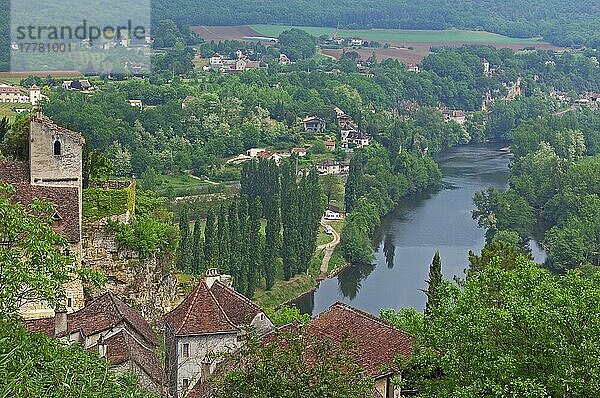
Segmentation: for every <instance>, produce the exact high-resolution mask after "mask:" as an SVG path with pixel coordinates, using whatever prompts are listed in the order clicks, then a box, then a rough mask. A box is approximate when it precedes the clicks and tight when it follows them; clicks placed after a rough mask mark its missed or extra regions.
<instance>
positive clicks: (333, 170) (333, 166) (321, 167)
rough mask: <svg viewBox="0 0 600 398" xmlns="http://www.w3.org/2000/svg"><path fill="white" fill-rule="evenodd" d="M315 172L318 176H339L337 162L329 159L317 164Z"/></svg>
mask: <svg viewBox="0 0 600 398" xmlns="http://www.w3.org/2000/svg"><path fill="white" fill-rule="evenodd" d="M317 171H318V172H319V174H334V175H337V174H341V171H340V164H339V162H336V161H335V160H330V159H327V160H324V161H322V162H321V163H319V164H317Z"/></svg>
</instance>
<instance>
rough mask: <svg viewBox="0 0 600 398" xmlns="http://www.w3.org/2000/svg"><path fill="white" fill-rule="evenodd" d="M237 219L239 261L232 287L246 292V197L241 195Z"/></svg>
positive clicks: (247, 243)
mask: <svg viewBox="0 0 600 398" xmlns="http://www.w3.org/2000/svg"><path fill="white" fill-rule="evenodd" d="M238 221H239V231H240V232H239V233H240V240H239V252H238V253H239V262H238V275H237V278H234V279H233V287H234V289H235V290H236V291H238V292H240V293H245V292H246V287H247V286H248V276H247V274H248V245H249V241H248V230H249V228H248V198H247V196H245V195H242V196H241V198H240V200H239V202H238Z"/></svg>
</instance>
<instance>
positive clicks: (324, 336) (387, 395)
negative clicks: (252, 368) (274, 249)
mask: <svg viewBox="0 0 600 398" xmlns="http://www.w3.org/2000/svg"><path fill="white" fill-rule="evenodd" d="M279 331H283V332H289V333H300V334H302V335H303V336H307V337H309V338H311V339H316V340H318V341H325V340H327V341H329V342H331V344H332V345H334V346H339V345H340V344H342V343H344V342H345V341H348V340H351V341H353V342H354V344H355V346H354V347H353V350H352V352H351V353H350V355H351V356H352V357H353V358H354V360H355V362H356V364H357V365H359V366H360V367H361V368H362V370H363V373H362V374H363V376H364V377H371V378H373V380H374V382H375V383H374V388H373V391H372V395H370V396H372V397H375V398H400V397H403V396H407V395H414V391H412V390H403V389H402V388H400V387H398V386H396V385H395V384H394V383H393V380H394V379H396V378H401V377H402V373H401V370H400V369H399V367H398V365H397V364H396V362H395V361H396V358H397V357H398V356H401V357H402V358H403V359H404V360H405V361H406V360H407V359H409V358H410V357H411V355H412V352H413V343H414V341H413V339H412V338H411V337H410V336H408V335H407V334H406V333H405V332H403V331H402V330H399V329H397V328H395V327H394V326H392V325H390V324H389V323H387V322H384V321H382V320H381V319H379V318H377V317H375V316H373V315H371V314H368V313H366V312H364V311H361V310H358V309H356V308H353V307H350V306H349V305H346V304H343V303H340V302H338V303H335V304H333V305H332V306H331V307H329V309H327V310H326V311H325V312H323V313H322V314H320V315H319V316H317V317H316V318H314V319H312V320H311V321H310V322H309V323H308V324H307V325H304V326H303V325H301V324H299V323H298V322H294V323H291V324H289V325H286V326H283V327H281V328H279ZM262 341H263V343H264V344H271V343H276V342H277V334H276V333H274V332H271V333H267V334H266V335H264V336H263V338H262ZM308 361H309V362H311V361H312V359H311V358H309V359H308ZM307 366H310V365H308V364H307ZM226 368H227V369H232V370H233V369H235V364H227V365H226ZM212 392H213V386H212V384H211V383H198V384H196V386H194V388H193V389H192V391H190V394H189V395H188V398H209V397H210V396H211V394H212Z"/></svg>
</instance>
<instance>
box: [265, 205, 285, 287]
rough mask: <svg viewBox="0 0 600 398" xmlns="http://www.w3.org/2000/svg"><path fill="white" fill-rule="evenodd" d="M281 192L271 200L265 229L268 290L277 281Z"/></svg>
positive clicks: (266, 282) (266, 281)
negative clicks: (276, 266) (276, 264)
mask: <svg viewBox="0 0 600 398" xmlns="http://www.w3.org/2000/svg"><path fill="white" fill-rule="evenodd" d="M280 202H281V201H280V200H279V194H276V195H275V196H273V197H272V198H271V200H270V203H269V207H270V208H271V210H270V214H269V218H268V220H267V226H266V230H265V234H266V237H265V250H264V256H263V269H264V274H265V284H266V288H267V290H271V288H272V287H273V284H274V283H275V258H276V257H277V253H278V250H279V245H280V243H279V241H280V235H281V215H280V212H279V207H280Z"/></svg>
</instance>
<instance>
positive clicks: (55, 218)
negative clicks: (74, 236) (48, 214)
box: [52, 211, 62, 221]
mask: <svg viewBox="0 0 600 398" xmlns="http://www.w3.org/2000/svg"><path fill="white" fill-rule="evenodd" d="M60 220H62V216H61V215H60V213H59V212H58V211H55V212H54V213H53V214H52V221H60Z"/></svg>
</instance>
